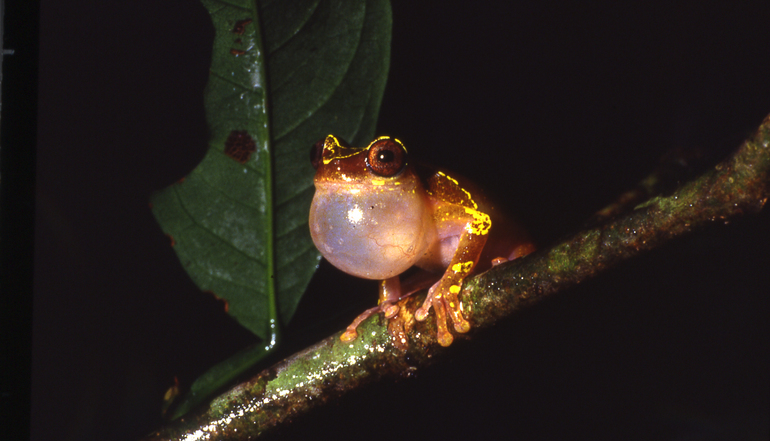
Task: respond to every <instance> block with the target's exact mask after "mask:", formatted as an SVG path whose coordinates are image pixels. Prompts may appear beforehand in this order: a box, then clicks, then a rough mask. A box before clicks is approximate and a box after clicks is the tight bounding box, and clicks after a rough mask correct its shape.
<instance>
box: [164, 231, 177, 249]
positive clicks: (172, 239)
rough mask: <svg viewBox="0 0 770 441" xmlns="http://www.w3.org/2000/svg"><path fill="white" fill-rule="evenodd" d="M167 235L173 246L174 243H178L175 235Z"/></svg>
mask: <svg viewBox="0 0 770 441" xmlns="http://www.w3.org/2000/svg"><path fill="white" fill-rule="evenodd" d="M166 236H168V240H169V242H171V246H172V247H173V246H174V245H176V241H175V240H174V236H172V235H170V234H167V235H166Z"/></svg>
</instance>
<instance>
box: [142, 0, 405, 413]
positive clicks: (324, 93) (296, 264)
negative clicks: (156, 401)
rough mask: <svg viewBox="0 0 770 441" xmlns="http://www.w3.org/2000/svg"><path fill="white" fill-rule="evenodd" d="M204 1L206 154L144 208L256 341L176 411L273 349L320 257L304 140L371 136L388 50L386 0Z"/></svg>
mask: <svg viewBox="0 0 770 441" xmlns="http://www.w3.org/2000/svg"><path fill="white" fill-rule="evenodd" d="M202 2H203V4H204V6H205V7H206V8H207V9H208V10H209V12H210V14H211V18H212V21H213V23H214V28H215V31H216V35H215V40H214V48H213V54H212V61H211V72H210V78H209V83H208V86H207V89H206V95H205V106H206V117H207V121H208V125H209V129H210V133H211V139H210V143H209V151H208V152H207V154H206V156H205V157H204V159H203V161H202V162H201V163H200V164H199V165H198V167H197V168H195V170H193V171H192V172H191V173H190V174H189V175H188V176H187V177H186V178H185V179H183V180H181V181H180V182H178V183H176V184H174V185H172V186H171V187H169V188H166V189H164V190H163V191H160V192H158V193H157V194H155V195H154V196H153V198H152V206H153V214H154V215H155V217H156V219H157V220H158V223H159V224H160V225H161V227H162V229H163V231H164V232H165V233H166V234H168V235H169V236H170V237H171V238H172V244H173V246H174V250H175V251H176V253H177V255H178V256H179V260H180V261H181V263H182V266H183V267H184V268H185V270H186V271H187V272H188V274H189V275H190V277H191V278H192V279H193V281H194V282H195V283H196V284H197V285H198V286H199V287H200V288H201V289H202V290H204V291H209V292H211V293H213V294H214V295H216V296H217V297H220V298H222V299H225V301H227V305H228V308H227V311H228V313H229V314H230V315H231V316H232V317H233V318H235V319H236V320H237V321H238V322H239V323H240V324H241V325H243V326H244V327H246V328H247V329H249V330H250V331H251V332H253V333H254V334H255V335H257V336H259V337H260V338H262V339H263V340H266V341H265V342H264V343H262V344H258V345H255V346H253V347H251V348H246V349H244V350H243V351H241V352H240V353H238V354H235V355H234V356H233V357H231V358H230V359H228V360H225V361H222V362H220V363H219V364H217V365H216V366H214V367H212V368H211V369H210V370H209V371H208V372H206V373H205V374H204V375H202V376H201V377H200V378H198V379H197V380H196V381H195V382H194V383H193V385H192V386H191V388H190V391H189V392H188V394H187V395H186V396H185V398H184V399H183V400H181V401H182V402H181V404H180V405H179V406H178V407H177V409H176V410H175V411H174V413H173V415H174V416H173V418H177V417H179V416H181V415H183V414H184V413H185V412H187V411H188V410H189V409H191V408H192V407H193V406H195V405H196V404H198V403H199V402H201V401H202V400H204V399H205V398H206V397H207V396H208V395H210V394H211V393H212V392H213V391H215V390H216V389H218V388H219V387H221V386H222V385H224V384H225V383H227V382H229V381H230V380H231V379H232V378H233V377H235V376H237V375H239V374H241V373H242V372H243V371H245V370H246V369H248V368H249V367H250V366H252V365H253V364H254V363H256V362H258V361H259V360H260V359H261V358H263V357H264V356H265V355H266V354H268V353H269V352H271V351H272V350H273V349H274V348H275V345H276V343H277V340H278V333H279V324H280V323H288V322H289V320H290V319H291V317H292V315H293V314H294V311H295V310H296V307H297V304H298V303H299V300H300V298H301V296H302V294H303V293H304V291H305V288H306V286H307V284H308V282H309V281H310V278H311V276H312V274H313V272H314V271H315V269H316V267H317V265H318V261H319V259H320V254H319V253H318V251H317V250H316V249H315V246H314V245H313V242H312V240H311V239H310V233H309V229H308V225H307V221H308V212H309V208H310V201H311V199H312V197H313V174H314V170H313V168H312V167H311V166H310V161H309V151H310V147H311V146H312V145H313V144H314V143H315V142H316V141H318V140H319V139H321V138H323V137H324V136H326V135H327V134H329V133H334V134H336V135H338V136H339V137H341V138H343V139H346V140H348V141H350V142H352V143H355V144H366V143H368V142H369V141H370V140H371V138H373V136H374V128H375V124H376V121H377V114H378V112H379V107H380V102H381V100H382V94H383V91H384V89H385V80H386V78H387V71H388V64H389V59H390V32H391V15H390V5H389V3H388V1H387V0H358V1H349V0H348V1H346V0H305V1H295V2H281V1H272V2H271V1H269V0H265V1H262V2H259V4H256V3H255V2H254V1H249V0H229V1H227V2H222V1H216V0H202ZM258 12H259V14H258ZM260 26H261V29H260ZM262 36H264V40H262Z"/></svg>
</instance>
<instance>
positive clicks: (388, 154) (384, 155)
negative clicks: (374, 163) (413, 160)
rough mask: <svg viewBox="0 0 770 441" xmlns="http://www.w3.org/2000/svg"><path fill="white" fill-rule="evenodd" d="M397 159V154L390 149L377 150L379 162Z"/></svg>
mask: <svg viewBox="0 0 770 441" xmlns="http://www.w3.org/2000/svg"><path fill="white" fill-rule="evenodd" d="M393 159H395V155H394V154H393V152H392V151H390V150H382V151H380V152H377V160H378V161H379V162H391V161H393Z"/></svg>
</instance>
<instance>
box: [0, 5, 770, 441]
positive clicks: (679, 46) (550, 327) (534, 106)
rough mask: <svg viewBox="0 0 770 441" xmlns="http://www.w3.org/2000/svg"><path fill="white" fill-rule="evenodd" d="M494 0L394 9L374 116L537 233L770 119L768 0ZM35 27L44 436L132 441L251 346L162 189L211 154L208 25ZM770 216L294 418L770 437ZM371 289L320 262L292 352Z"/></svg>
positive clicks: (491, 432) (38, 400) (679, 243)
mask: <svg viewBox="0 0 770 441" xmlns="http://www.w3.org/2000/svg"><path fill="white" fill-rule="evenodd" d="M421 3H427V2H421ZM479 3H481V2H477V3H464V4H463V5H462V7H458V6H457V5H455V6H453V7H449V6H440V7H433V8H430V7H428V6H427V5H418V6H412V5H410V6H407V5H406V4H404V3H402V2H399V3H397V4H395V5H394V6H393V19H394V29H393V50H392V58H391V73H390V77H389V80H388V86H387V89H386V91H385V98H384V102H383V107H382V110H381V118H380V125H379V130H378V132H379V133H380V134H390V135H394V136H398V137H399V138H400V139H402V140H403V141H404V142H405V143H406V144H407V146H408V147H409V148H410V151H411V152H415V151H416V152H419V154H420V155H421V156H422V157H423V158H424V159H426V160H427V161H429V162H431V163H435V164H442V165H444V166H446V167H448V168H450V169H453V170H458V171H461V172H462V173H463V174H464V175H466V176H468V177H470V178H472V179H474V180H476V181H477V182H478V183H479V184H480V185H481V186H482V187H483V188H485V189H487V190H488V192H489V193H491V194H492V195H493V196H494V197H496V198H497V200H499V201H501V203H502V205H504V206H506V207H507V208H508V209H509V210H510V211H512V212H514V213H516V215H517V216H518V217H519V218H520V219H522V221H523V222H524V224H526V225H528V226H529V229H530V231H531V233H532V235H533V236H534V237H535V238H536V240H537V241H538V242H539V243H541V244H548V243H549V242H552V241H555V240H558V239H559V238H560V237H562V236H563V235H565V234H567V233H569V232H570V231H573V230H576V229H577V228H579V226H580V224H581V222H582V221H584V220H585V219H586V218H587V217H589V216H590V215H591V214H592V213H593V212H594V211H595V210H596V209H598V208H600V207H602V206H603V205H605V204H606V203H608V202H609V201H611V200H613V198H614V197H616V196H617V195H619V194H620V193H621V192H622V191H624V190H626V189H628V188H630V187H631V186H633V185H634V184H635V183H636V182H638V181H639V180H640V179H641V178H642V177H644V175H645V174H646V173H648V172H649V171H650V170H652V169H653V168H654V167H655V165H656V164H657V162H658V160H659V158H660V157H661V156H662V155H663V154H664V153H665V152H666V151H668V150H670V149H672V148H677V147H684V148H697V149H701V150H702V151H703V152H704V154H705V158H706V162H707V163H713V162H716V161H718V160H719V159H721V158H722V157H724V155H726V154H728V153H729V151H731V150H732V149H733V148H735V147H736V146H737V145H738V144H739V143H740V141H741V140H742V139H743V138H745V137H746V136H748V135H750V134H751V132H752V131H753V130H754V128H755V127H756V126H757V125H758V124H759V123H760V122H761V120H762V119H763V118H764V116H765V115H766V114H768V113H770V31H768V23H770V14H768V8H767V7H765V6H766V5H764V4H765V3H766V2H753V3H751V2H677V3H676V5H670V4H669V2H645V4H644V5H640V6H627V5H619V4H617V2H594V3H593V4H586V3H574V4H573V3H572V2H550V1H544V2H538V3H537V5H536V6H533V5H530V6H519V5H515V4H511V5H508V6H492V5H491V4H487V3H483V4H479ZM562 3H563V4H562ZM40 29H41V34H40V35H41V37H40V63H39V73H40V83H39V84H40V85H39V119H38V152H37V159H38V162H37V187H36V191H37V221H36V247H35V253H36V255H35V286H34V289H35V292H34V328H33V331H34V340H33V372H32V374H33V383H32V392H33V395H32V399H33V404H32V436H33V439H36V440H47V439H60V440H90V439H101V440H106V439H110V440H131V439H135V438H137V437H139V436H141V435H143V434H145V433H147V432H149V431H151V430H152V429H154V428H156V427H158V426H159V425H160V424H161V419H160V416H159V412H160V410H159V409H160V402H161V397H162V395H163V392H164V391H165V389H166V388H167V387H169V386H170V385H171V384H172V382H173V378H174V376H178V377H179V379H180V381H181V382H182V383H183V385H184V384H189V382H190V381H192V380H193V379H194V378H195V377H196V376H197V375H199V374H200V373H202V372H203V371H204V370H205V369H206V368H207V367H208V366H210V365H212V364H214V363H216V362H217V361H219V360H221V359H223V358H225V357H227V356H228V355H230V354H232V353H234V352H236V351H237V350H239V349H241V348H243V347H245V346H246V345H248V344H251V343H253V342H254V340H253V339H252V337H251V335H250V334H249V333H248V332H247V331H245V330H243V329H242V328H240V327H239V326H238V325H237V324H236V323H235V322H233V321H231V320H230V319H229V318H228V317H227V316H226V315H225V314H224V312H223V311H222V307H221V304H219V303H218V302H217V301H216V300H214V299H213V298H210V297H209V296H207V295H204V294H202V293H200V292H199V291H198V290H197V289H196V287H195V286H194V285H193V284H192V282H191V281H190V280H189V279H188V278H187V276H186V274H185V273H184V271H183V270H182V268H181V267H180V265H179V264H178V261H177V260H176V257H175V255H174V253H173V251H172V250H171V248H170V247H169V246H168V245H169V244H168V240H167V238H166V237H165V236H164V235H163V234H162V233H161V231H160V229H159V228H158V226H157V225H156V223H155V221H154V219H153V217H152V215H151V213H150V210H149V208H148V198H149V196H150V194H151V193H152V192H153V191H156V190H159V189H162V188H164V187H165V186H167V185H169V184H171V183H172V182H174V181H176V180H177V179H179V178H180V177H182V176H184V175H185V174H186V173H187V172H189V170H191V169H192V168H193V167H194V166H195V165H196V163H197V162H198V161H199V160H200V159H201V157H202V155H203V153H204V151H205V148H206V129H205V122H204V109H203V103H202V92H203V88H204V86H205V83H206V80H207V74H208V66H209V60H210V52H211V40H212V37H213V30H212V28H211V25H210V23H209V19H208V16H207V13H206V11H205V10H204V8H203V7H202V6H201V5H200V4H198V3H197V2H195V1H181V0H169V1H164V2H153V1H147V0H138V1H133V2H121V3H117V2H114V3H113V2H96V1H78V2H51V1H46V2H44V3H43V4H42V6H41V20H40ZM4 110H5V109H4ZM323 135H325V133H322V134H319V137H321V136H323ZM768 220H770V218H769V216H768V214H767V211H765V212H763V213H761V214H759V215H753V216H747V217H745V218H742V219H738V220H734V221H731V222H730V223H729V224H727V225H722V224H719V225H714V226H711V227H708V228H705V229H702V230H700V231H699V232H697V233H695V234H693V235H690V236H688V237H685V238H682V239H678V240H676V241H674V243H672V244H670V245H668V246H665V247H663V248H661V249H658V250H656V251H654V252H652V253H649V254H647V255H645V256H642V257H639V258H636V259H633V260H631V261H629V262H627V263H625V264H623V265H621V266H620V267H618V268H615V269H613V270H611V271H609V272H607V273H605V274H603V275H602V276H600V277H599V278H597V279H595V280H592V281H589V282H587V283H583V284H581V285H580V286H578V287H576V288H575V289H572V290H570V291H569V292H566V293H563V294H561V295H558V296H556V297H554V298H552V299H549V300H548V301H546V302H543V303H541V304H539V305H537V306H535V307H533V308H530V309H529V310H526V311H522V312H521V313H519V314H517V315H516V316H515V317H514V318H513V319H511V320H508V321H506V322H505V323H503V324H501V325H500V326H498V327H497V328H495V329H493V330H491V331H487V332H484V333H482V334H479V335H477V336H476V337H474V338H473V339H472V340H471V341H468V342H464V341H460V342H458V343H456V352H455V353H454V354H453V355H452V356H451V357H450V358H448V359H446V360H444V363H443V364H441V365H439V366H436V367H433V368H430V369H427V370H424V371H421V372H419V373H418V374H417V376H416V378H415V379H407V380H403V381H399V382H396V383H395V384H393V383H390V382H388V383H386V384H379V385H375V386H372V387H369V388H366V389H365V390H362V391H360V392H358V393H355V394H353V395H352V396H348V397H346V398H344V399H342V400H340V401H339V402H337V403H335V404H331V405H329V406H326V407H324V408H323V409H320V410H318V411H316V412H314V413H312V414H311V415H309V416H305V417H300V418H297V419H296V420H295V424H294V425H292V426H291V427H288V428H285V429H282V430H281V431H280V432H278V433H277V435H278V437H280V438H281V439H295V438H297V439H298V438H300V437H303V438H309V437H313V438H317V437H319V436H321V437H329V438H335V439H352V438H358V437H367V438H374V439H392V438H394V437H398V438H401V439H417V438H418V437H421V436H427V435H430V436H432V437H435V438H444V439H460V438H461V437H469V438H473V439H477V438H479V437H485V438H486V437H495V438H496V437H500V436H506V437H511V438H516V439H555V438H561V439H582V438H587V437H589V436H590V437H592V438H601V439H604V438H607V439H609V438H615V437H620V438H624V439H671V440H677V439H708V440H711V439H760V438H763V437H766V436H767V435H768V432H769V430H768V411H769V410H770V409H769V408H768V400H767V397H768V396H769V394H768V392H770V387H769V384H768V372H770V363H769V361H770V359H769V356H768V335H770V332H768V331H770V330H769V329H768V324H767V317H768V312H770V308H768V306H769V305H768V296H767V293H768V287H770V283H768V282H770V280H769V279H770V275H769V272H768V267H769V264H770V257H769V256H770V253H769V252H768V245H769V244H770V240H769V239H770V233H769V232H768V226H769V225H770V224H768ZM340 290H342V291H348V294H347V297H345V295H346V294H338V293H337V292H338V291H340ZM375 298H376V294H375V287H374V285H373V284H372V283H371V282H362V281H358V280H355V279H352V278H350V277H348V276H345V275H342V274H340V273H339V272H337V271H336V270H334V269H332V268H329V267H328V265H322V271H321V273H320V275H319V276H318V277H316V279H314V281H313V282H312V284H311V288H310V290H309V291H308V293H307V295H306V298H304V299H303V301H302V304H301V305H300V309H299V311H298V313H297V316H296V317H295V319H294V320H293V321H292V323H291V324H290V325H289V327H288V329H287V332H286V337H285V341H286V346H285V347H284V349H282V352H281V353H280V354H277V355H276V357H283V356H286V355H288V354H289V353H291V352H292V351H296V350H298V349H300V348H302V347H304V346H306V345H307V344H310V343H312V342H314V341H317V340H318V339H320V338H323V337H325V336H327V335H329V334H331V333H332V332H334V331H336V330H338V329H341V328H342V327H343V326H345V325H346V324H347V323H348V322H349V321H350V319H351V318H352V317H353V316H355V315H356V314H357V313H358V312H360V310H361V309H363V308H365V307H367V305H371V304H373V303H374V302H375Z"/></svg>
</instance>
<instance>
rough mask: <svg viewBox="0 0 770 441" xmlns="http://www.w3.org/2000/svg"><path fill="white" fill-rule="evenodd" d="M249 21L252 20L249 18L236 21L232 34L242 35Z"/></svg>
mask: <svg viewBox="0 0 770 441" xmlns="http://www.w3.org/2000/svg"><path fill="white" fill-rule="evenodd" d="M251 22H252V20H251V19H250V18H246V19H243V20H238V21H236V22H235V27H234V28H233V31H232V32H233V33H234V34H238V35H243V33H244V32H245V31H246V25H248V24H250V23H251Z"/></svg>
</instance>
